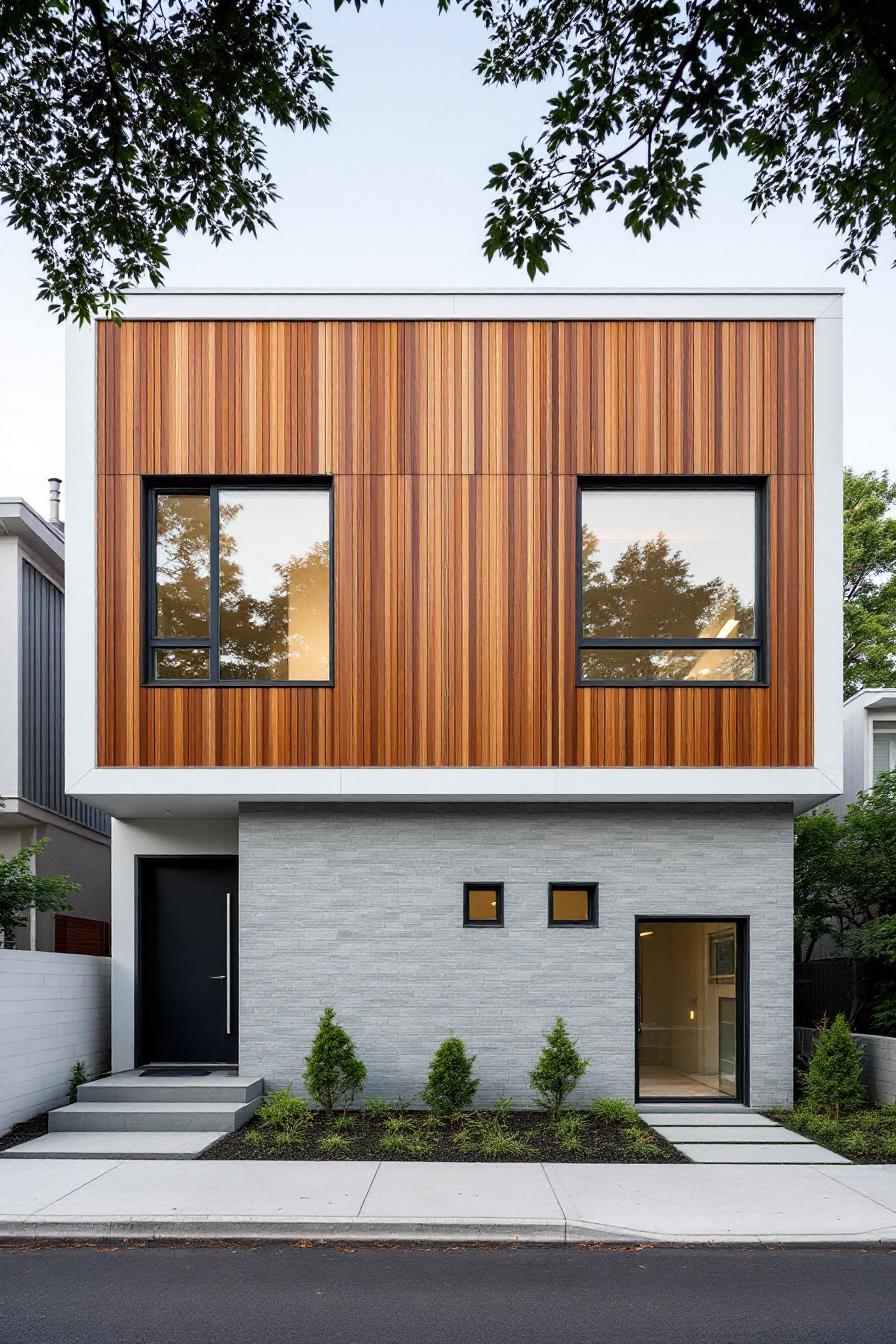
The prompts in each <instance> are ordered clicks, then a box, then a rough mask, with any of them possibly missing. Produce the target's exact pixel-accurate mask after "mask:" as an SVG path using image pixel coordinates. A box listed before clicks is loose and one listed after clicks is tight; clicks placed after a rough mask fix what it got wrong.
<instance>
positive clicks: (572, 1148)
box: [554, 1111, 585, 1153]
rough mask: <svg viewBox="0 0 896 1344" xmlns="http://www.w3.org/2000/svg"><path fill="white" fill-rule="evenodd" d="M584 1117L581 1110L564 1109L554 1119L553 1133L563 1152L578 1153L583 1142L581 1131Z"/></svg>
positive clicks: (583, 1125)
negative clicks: (561, 1113)
mask: <svg viewBox="0 0 896 1344" xmlns="http://www.w3.org/2000/svg"><path fill="white" fill-rule="evenodd" d="M584 1127H585V1117H584V1115H582V1112H581V1111H566V1112H565V1113H564V1114H563V1115H558V1116H557V1119H556V1120H555V1121H554V1134H555V1136H556V1138H557V1142H558V1143H559V1145H560V1147H561V1148H562V1149H563V1151H564V1152H565V1153H580V1152H581V1151H582V1148H583V1147H584V1144H583V1142H582V1131H583V1129H584Z"/></svg>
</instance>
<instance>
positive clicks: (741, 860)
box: [240, 804, 793, 1106]
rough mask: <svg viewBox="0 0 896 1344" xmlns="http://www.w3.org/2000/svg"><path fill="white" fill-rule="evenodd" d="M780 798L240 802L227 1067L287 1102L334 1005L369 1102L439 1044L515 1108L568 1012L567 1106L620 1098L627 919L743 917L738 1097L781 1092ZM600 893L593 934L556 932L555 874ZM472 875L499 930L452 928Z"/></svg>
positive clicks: (787, 1018) (787, 1012) (783, 866)
mask: <svg viewBox="0 0 896 1344" xmlns="http://www.w3.org/2000/svg"><path fill="white" fill-rule="evenodd" d="M792 852H793V840H792V819H791V810H790V808H789V807H787V806H768V805H762V806H760V805H752V804H749V805H747V804H740V805H725V806H722V805H718V806H708V805H696V804H692V805H681V806H669V805H643V806H629V805H622V804H619V805H613V806H592V805H579V804H570V805H565V804H545V805H533V804H500V805H485V806H475V807H472V806H465V805H457V804H451V805H449V804H402V805H395V804H383V805H380V806H367V805H364V806H356V805H332V804H331V805H301V806H299V805H290V806H273V805H270V806H265V805H263V804H250V805H246V806H244V807H243V809H242V810H241V813H240V1069H241V1072H243V1073H248V1074H253V1073H259V1074H263V1075H264V1077H265V1078H266V1080H267V1083H268V1085H269V1086H271V1085H277V1084H280V1083H282V1082H284V1081H285V1080H288V1079H291V1080H294V1082H295V1083H296V1087H297V1090H299V1091H300V1090H301V1075H302V1072H303V1069H304V1056H305V1055H306V1054H307V1052H308V1047H309V1044H310V1041H311V1038H312V1035H313V1032H314V1029H315V1026H316V1022H317V1018H318V1015H319V1013H320V1010H321V1008H322V1007H323V1005H324V1004H327V1003H332V1004H333V1005H334V1007H335V1008H336V1011H337V1016H338V1018H339V1021H340V1022H342V1023H343V1024H344V1026H345V1027H346V1028H347V1029H348V1030H349V1031H350V1032H351V1033H352V1036H353V1037H354V1039H355V1042H356V1045H357V1047H358V1051H359V1054H360V1055H361V1057H362V1058H363V1060H364V1062H365V1063H366V1065H367V1070H368V1079H367V1086H366V1093H367V1095H368V1096H371V1095H382V1096H386V1097H392V1096H395V1095H396V1094H398V1093H401V1094H404V1095H409V1094H411V1093H414V1092H416V1091H417V1090H418V1089H419V1087H420V1086H421V1084H422V1083H423V1081H424V1079H425V1076H426V1070H427V1066H428V1064H429V1060H430V1057H431V1055H432V1052H433V1050H434V1048H435V1046H436V1045H437V1044H438V1042H439V1041H440V1040H442V1039H443V1038H444V1037H445V1036H447V1035H449V1034H450V1033H452V1032H457V1033H458V1034H459V1035H460V1036H462V1037H463V1039H464V1040H465V1041H466V1043H467V1045H468V1047H469V1048H470V1049H471V1050H473V1051H475V1053H476V1055H477V1060H476V1074H477V1076H478V1077H479V1078H480V1079H481V1087H480V1092H479V1097H480V1099H481V1100H486V1101H487V1100H491V1099H494V1098H495V1097H497V1096H500V1095H508V1096H512V1097H514V1098H515V1099H517V1100H523V1099H526V1098H527V1097H528V1095H529V1092H528V1075H529V1071H530V1069H531V1068H532V1066H533V1064H534V1062H535V1059H536V1057H537V1055H538V1052H539V1049H540V1047H541V1037H542V1033H543V1031H544V1030H545V1028H546V1027H548V1026H549V1025H550V1024H551V1023H552V1021H553V1019H554V1018H555V1017H556V1016H557V1014H558V1013H559V1014H562V1015H563V1016H564V1017H565V1018H566V1020H567V1022H568V1024H569V1026H570V1029H571V1031H572V1033H573V1035H574V1036H575V1037H577V1038H578V1044H579V1049H580V1051H581V1053H582V1054H583V1055H585V1056H586V1057H588V1058H589V1059H590V1061H591V1065H590V1068H589V1071H588V1073H587V1074H586V1075H585V1079H584V1082H583V1085H582V1089H581V1093H580V1096H581V1097H582V1099H586V1100H587V1099H590V1098H591V1097H592V1096H602V1095H603V1096H618V1097H626V1098H631V1097H632V1095H633V1088H634V943H635V927H634V921H635V917H636V916H638V915H641V916H659V915H699V916H704V917H707V918H713V917H716V916H720V917H729V916H740V917H749V920H750V959H749V968H750V977H749V979H750V986H749V1010H750V1011H749V1015H750V1022H749V1038H750V1040H749V1050H750V1103H751V1104H752V1105H753V1106H771V1105H773V1104H774V1105H782V1104H786V1103H788V1102H789V1100H790V1097H791V1086H792V1048H793V1035H792V1021H793V1012H792V942H793V940H792V927H793V925H792V866H793V865H792ZM569 879H572V880H577V881H584V880H586V879H589V880H593V881H597V882H598V883H599V884H600V895H599V906H600V924H599V927H597V928H580V929H575V928H573V929H570V928H548V927H547V926H546V925H547V888H548V883H549V882H550V881H564V880H569ZM465 881H503V882H504V884H505V885H504V928H503V929H470V928H467V929H465V928H463V927H462V914H463V910H462V905H463V884H464V882H465Z"/></svg>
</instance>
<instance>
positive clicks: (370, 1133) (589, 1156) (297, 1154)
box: [200, 1111, 687, 1163]
mask: <svg viewBox="0 0 896 1344" xmlns="http://www.w3.org/2000/svg"><path fill="white" fill-rule="evenodd" d="M349 1114H350V1115H352V1116H353V1117H354V1123H353V1124H351V1127H350V1128H348V1129H347V1130H345V1131H344V1132H345V1137H346V1138H347V1139H348V1140H349V1143H350V1147H349V1149H348V1150H347V1151H345V1152H340V1153H331V1152H327V1151H326V1150H322V1149H321V1147H320V1143H321V1140H322V1139H325V1138H326V1137H327V1135H328V1134H332V1133H333V1132H334V1129H333V1125H332V1124H330V1123H328V1122H327V1120H326V1119H325V1118H324V1116H323V1115H322V1114H321V1113H320V1112H315V1113H314V1115H313V1116H312V1118H311V1121H310V1123H309V1124H308V1126H307V1128H306V1130H305V1133H304V1137H303V1140H302V1142H300V1143H289V1144H286V1143H278V1142H276V1141H275V1139H274V1136H273V1134H272V1132H271V1131H270V1130H265V1129H263V1128H262V1127H261V1125H260V1123H259V1121H258V1120H250V1122H249V1124H248V1125H246V1126H245V1127H244V1128H243V1129H241V1130H238V1131H237V1133H235V1134H227V1135H225V1136H224V1137H223V1138H222V1139H220V1140H219V1142H218V1143H216V1144H213V1146H212V1147H211V1148H207V1149H206V1151H205V1152H204V1153H202V1155H201V1158H200V1160H211V1161H221V1160H222V1159H223V1160H231V1161H247V1160H248V1161H252V1160H262V1161H286V1162H290V1161H305V1162H308V1161H315V1162H326V1161H330V1162H333V1161H339V1162H344V1161H354V1162H357V1161H375V1162H495V1161H498V1162H589V1163H606V1162H643V1163H657V1162H686V1161H687V1158H685V1157H683V1156H682V1155H681V1154H680V1153H679V1152H678V1151H677V1150H676V1149H675V1148H673V1147H672V1145H671V1144H670V1143H667V1142H666V1140H665V1139H663V1138H661V1137H660V1135H659V1134H657V1133H656V1132H655V1131H654V1130H651V1129H649V1128H648V1127H647V1126H646V1125H644V1124H642V1123H641V1122H640V1121H639V1122H637V1124H636V1125H635V1124H634V1123H633V1122H629V1123H628V1125H622V1124H616V1123H611V1122H609V1121H606V1120H599V1119H597V1118H595V1117H593V1116H591V1115H589V1114H588V1112H583V1113H582V1114H583V1118H584V1124H583V1130H582V1146H581V1149H580V1150H579V1151H569V1150H568V1149H566V1148H564V1147H563V1146H562V1144H561V1143H560V1142H558V1139H557V1137H556V1135H555V1133H554V1131H553V1129H552V1127H551V1126H550V1124H549V1123H548V1122H547V1121H546V1119H545V1116H544V1114H543V1113H542V1112H541V1111H514V1112H512V1113H511V1114H510V1115H508V1116H507V1117H506V1119H505V1121H504V1124H505V1125H506V1128H507V1130H508V1131H509V1132H510V1133H511V1134H513V1135H515V1136H518V1137H525V1138H527V1139H528V1141H529V1151H528V1152H527V1153H525V1155H519V1156H506V1157H505V1156H501V1157H495V1156H488V1155H487V1154H484V1153H477V1152H475V1151H468V1150H463V1149H461V1148H460V1147H459V1145H458V1144H457V1142H456V1136H457V1134H458V1132H459V1127H460V1124H461V1123H462V1121H461V1122H457V1121H445V1122H444V1123H443V1124H442V1125H441V1127H440V1129H439V1130H438V1131H437V1132H436V1133H435V1135H434V1136H433V1142H432V1146H431V1147H430V1148H429V1150H428V1151H427V1152H426V1153H425V1154H421V1153H414V1152H391V1151H385V1150H384V1149H383V1148H382V1147H381V1140H382V1139H383V1137H384V1135H385V1134H386V1133H387V1132H388V1131H387V1128H386V1120H385V1118H380V1117H376V1118H371V1117H369V1116H367V1115H365V1113H364V1112H363V1111H360V1112H357V1111H356V1112H349ZM406 1114H407V1115H409V1117H410V1119H411V1121H412V1122H414V1123H419V1121H420V1120H421V1119H422V1115H421V1113H419V1112H407V1113H406ZM633 1128H636V1129H637V1131H638V1132H639V1133H641V1134H642V1138H641V1140H640V1141H634V1142H633V1140H632V1138H631V1137H630V1132H631V1130H632V1129H633ZM337 1129H338V1127H337ZM626 1130H628V1131H629V1133H627V1132H626ZM253 1134H258V1135H259V1137H260V1140H261V1142H258V1141H256V1140H253V1138H252V1137H251V1136H252V1135H253Z"/></svg>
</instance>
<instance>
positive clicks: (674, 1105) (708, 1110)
mask: <svg viewBox="0 0 896 1344" xmlns="http://www.w3.org/2000/svg"><path fill="white" fill-rule="evenodd" d="M635 1110H636V1111H637V1112H638V1114H639V1115H656V1114H657V1113H662V1114H663V1115H670V1114H673V1113H674V1114H675V1115H755V1114H756V1112H755V1111H751V1110H750V1108H749V1106H742V1105H741V1103H740V1102H739V1101H639V1102H637V1103H636V1105H635Z"/></svg>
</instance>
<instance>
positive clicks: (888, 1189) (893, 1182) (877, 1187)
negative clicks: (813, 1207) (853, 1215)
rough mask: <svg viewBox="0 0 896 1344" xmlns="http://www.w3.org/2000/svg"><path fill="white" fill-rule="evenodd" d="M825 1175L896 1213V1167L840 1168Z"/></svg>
mask: <svg viewBox="0 0 896 1344" xmlns="http://www.w3.org/2000/svg"><path fill="white" fill-rule="evenodd" d="M825 1175H826V1176H828V1177H829V1178H830V1179H831V1180H832V1181H836V1182H837V1184H838V1185H843V1186H846V1187H847V1188H848V1189H850V1190H855V1191H856V1193H857V1194H860V1195H864V1196H865V1198H866V1199H873V1200H874V1202H875V1203H876V1204H880V1205H881V1206H882V1207H883V1208H885V1209H890V1210H892V1212H893V1213H896V1166H885V1167H884V1166H865V1167H854V1166H852V1165H850V1166H847V1167H838V1168H837V1170H836V1171H826V1172H825Z"/></svg>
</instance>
